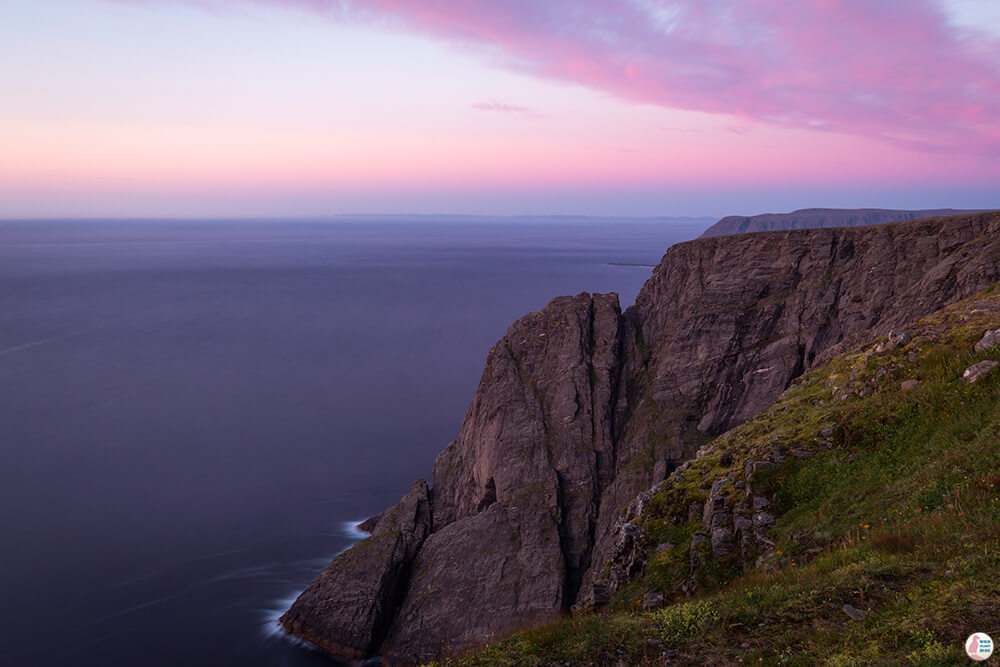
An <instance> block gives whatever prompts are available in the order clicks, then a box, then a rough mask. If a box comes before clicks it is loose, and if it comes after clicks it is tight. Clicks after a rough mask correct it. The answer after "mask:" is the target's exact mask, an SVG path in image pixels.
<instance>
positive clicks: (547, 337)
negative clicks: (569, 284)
mask: <svg viewBox="0 0 1000 667" xmlns="http://www.w3.org/2000/svg"><path fill="white" fill-rule="evenodd" d="M998 281H1000V215H997V214H984V215H973V216H961V217H956V218H949V219H939V220H928V221H917V222H908V223H898V224H892V225H885V226H879V227H866V228H852V229H821V230H804V231H792V232H775V233H766V234H751V235H743V236H731V237H724V238H708V239H700V240H698V241H693V242H689V243H683V244H679V245H676V246H674V247H672V248H671V249H670V250H669V251H668V252H667V254H666V255H665V256H664V258H663V261H662V262H661V263H660V264H659V265H658V266H657V268H656V269H655V271H654V272H653V275H652V277H651V278H650V280H649V281H648V282H647V283H646V285H645V287H644V288H643V290H642V292H641V293H640V294H639V297H638V298H637V302H636V304H635V306H633V307H632V308H630V309H629V310H628V311H626V312H625V313H622V312H621V311H620V309H619V305H618V299H617V296H615V295H613V294H611V295H599V294H598V295H589V294H580V295H577V296H575V297H560V298H557V299H554V300H553V301H552V302H551V303H549V305H548V306H546V307H545V308H544V309H543V310H541V311H539V312H537V313H531V314H529V315H526V316H525V317H523V318H521V319H520V320H518V321H517V322H516V323H514V324H513V325H512V326H511V328H510V329H509V330H508V331H507V334H506V335H505V336H504V337H503V338H502V339H501V340H500V341H499V342H498V343H497V345H496V346H495V347H494V348H493V349H492V350H491V351H490V353H489V356H488V359H487V362H486V368H485V370H484V372H483V376H482V379H481V381H480V384H479V388H478V389H477V391H476V394H475V397H474V399H473V402H472V405H471V406H470V408H469V411H468V413H467V414H466V417H465V421H464V422H463V425H462V429H461V431H460V433H459V436H458V438H457V439H456V440H455V441H454V442H452V443H451V444H450V445H448V447H447V448H445V450H444V451H443V452H442V453H441V455H440V456H439V457H438V459H437V461H436V462H435V466H434V479H433V492H432V493H431V494H430V495H429V496H428V494H427V491H426V486H420V485H419V484H418V485H415V487H414V490H411V492H410V494H408V495H407V498H404V500H403V501H402V502H401V503H400V505H398V506H397V507H396V508H395V509H394V510H390V511H388V512H386V513H383V514H382V515H380V516H379V517H376V518H375V519H373V520H372V522H369V526H371V525H374V534H373V538H371V539H370V540H366V541H364V542H361V543H360V544H359V545H357V546H356V547H355V548H354V549H352V550H350V551H348V552H346V553H345V554H343V555H341V556H340V557H338V558H337V559H336V560H335V561H334V562H333V563H331V565H330V566H329V567H327V569H326V570H325V571H324V572H323V573H322V574H321V575H320V576H319V577H318V578H317V580H316V582H314V584H313V585H312V586H310V588H309V589H308V590H307V591H306V592H305V593H303V595H302V596H301V597H300V598H299V600H298V601H296V603H295V605H294V606H293V607H292V609H290V610H289V612H288V613H287V614H286V615H285V616H284V617H283V618H282V623H283V624H284V626H285V628H286V629H287V630H288V631H289V632H291V633H292V634H294V635H297V636H299V637H302V638H304V639H307V640H309V641H311V642H313V643H314V644H317V645H318V646H320V647H322V648H325V649H327V650H329V651H331V652H333V653H338V654H341V655H347V656H350V657H355V656H359V655H372V654H383V655H385V656H387V657H388V658H389V659H390V661H391V662H394V663H397V664H408V663H414V662H419V661H423V660H427V659H430V658H433V657H435V656H437V655H439V654H441V653H444V652H447V651H453V650H462V649H464V648H468V647H471V646H474V645H476V644H478V643H481V642H485V641H489V640H492V639H495V638H499V637H501V636H503V635H504V634H507V633H509V632H511V631H512V630H514V629H517V628H520V627H523V626H524V625H526V624H531V623H535V622H538V621H542V620H545V619H548V618H553V617H555V616H557V615H558V614H560V613H562V612H565V611H567V610H568V609H570V608H571V607H573V606H574V605H576V606H578V607H580V606H583V607H586V606H588V605H589V604H594V603H598V604H599V603H601V602H603V601H606V598H607V596H608V591H609V590H613V588H614V587H615V586H614V583H612V584H611V586H610V589H609V583H608V582H607V581H605V580H602V578H601V576H600V574H601V571H602V567H603V565H604V563H605V562H606V561H608V560H609V559H610V558H612V557H613V556H615V555H616V554H618V555H621V554H627V553H629V551H628V548H627V547H628V545H627V544H625V543H626V542H627V541H628V537H627V533H628V525H629V519H628V516H629V512H631V513H633V514H635V513H637V512H640V513H641V511H642V508H641V502H638V500H641V495H640V492H642V491H644V490H647V489H650V488H651V487H653V486H654V485H656V484H658V483H659V482H661V481H662V480H664V479H665V478H666V477H667V475H668V474H669V473H670V472H671V471H672V470H674V469H675V468H676V467H677V466H681V465H683V463H684V462H685V461H687V460H689V459H691V458H692V457H693V456H694V455H695V453H696V452H697V451H698V449H699V448H700V447H701V446H702V445H703V444H704V443H705V442H706V441H707V440H708V439H709V438H711V437H712V436H715V435H718V434H720V433H722V432H724V431H726V430H728V429H730V428H732V427H733V426H735V425H738V424H740V423H742V422H744V421H746V420H749V419H751V418H753V417H754V416H756V415H757V414H759V413H760V412H762V411H763V410H765V409H766V408H767V407H769V406H770V405H771V404H772V403H773V402H774V401H775V400H776V399H777V398H778V397H779V396H780V395H781V394H782V392H784V391H785V390H786V389H787V388H788V386H789V384H790V383H791V382H792V380H793V379H794V378H795V377H797V376H798V375H799V374H801V373H802V372H803V371H805V370H807V369H809V368H811V367H812V366H814V365H816V364H818V363H820V362H822V361H823V360H825V359H828V358H830V357H831V356H833V355H835V354H837V353H839V352H840V351H842V350H844V349H846V348H847V347H850V346H854V345H857V344H859V343H862V342H865V341H866V340H870V339H874V338H875V337H878V336H884V335H887V334H888V333H889V332H890V331H892V330H894V329H900V328H902V327H905V325H906V324H907V323H909V322H911V321H913V320H916V319H917V318H919V317H921V316H924V315H927V314H929V313H931V312H934V311H936V310H938V309H940V308H941V307H943V306H945V305H947V304H949V303H952V302H954V301H957V300H960V299H963V298H966V297H969V296H971V295H973V294H975V293H977V292H978V291H980V290H982V289H984V288H985V287H987V286H989V285H991V284H993V283H996V282H998ZM904 333H905V332H904ZM893 335H894V336H895V338H896V339H900V340H902V338H900V335H898V334H893ZM897 344H903V345H905V343H897ZM790 455H794V453H790ZM765 463H766V462H760V465H762V466H763V465H765ZM717 491H718V493H716V494H714V497H713V498H711V499H710V501H709V502H708V503H706V504H705V505H704V506H700V507H692V508H690V510H689V509H687V508H685V512H686V513H687V512H689V513H690V515H691V516H694V517H700V518H701V519H702V521H703V528H704V534H703V535H702V536H701V543H700V544H699V545H698V546H697V549H693V550H692V553H691V558H692V559H696V558H703V557H704V555H705V554H715V555H716V556H718V555H727V554H738V553H740V552H742V551H744V550H745V549H746V546H747V544H748V541H749V540H753V539H760V535H762V534H763V532H762V531H764V530H765V529H766V524H767V520H768V517H769V515H768V512H767V509H766V508H765V505H766V502H767V501H766V499H760V500H759V501H758V500H754V501H753V502H754V506H753V510H754V511H753V513H752V514H751V512H750V511H749V509H747V511H743V510H741V509H739V508H736V507H733V506H731V505H730V504H728V501H726V500H725V494H724V493H723V492H724V491H725V490H724V489H722V488H721V487H720V488H719V489H718V490H717ZM749 492H750V490H749V489H747V490H746V493H747V494H749ZM637 497H638V500H637ZM408 499H409V500H408ZM757 505H760V507H757ZM406 508H411V509H412V508H416V510H415V511H411V509H406ZM421 508H426V509H427V511H426V518H423V517H425V513H424V511H423V510H422V509H421ZM411 515H412V516H414V517H421V518H419V519H417V518H415V519H413V520H410V519H408V517H410V516H411ZM642 565H643V562H642V561H641V560H636V559H633V560H631V561H628V560H627V559H626V562H625V569H624V570H622V571H623V572H626V574H624V575H622V576H628V575H627V570H629V569H636V570H641V567H642Z"/></svg>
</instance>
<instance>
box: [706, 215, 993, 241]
mask: <svg viewBox="0 0 1000 667" xmlns="http://www.w3.org/2000/svg"><path fill="white" fill-rule="evenodd" d="M983 212H984V211H956V210H954V209H950V208H943V209H935V210H924V211H893V210H888V209H880V208H854V209H841V208H805V209H801V210H798V211H793V212H791V213H764V214H762V215H753V216H742V215H730V216H727V217H725V218H722V219H721V220H719V221H718V222H716V223H715V224H714V225H712V226H711V227H709V228H708V229H707V230H705V232H704V233H703V234H702V235H701V236H702V238H706V237H709V236H726V235H728V234H744V233H747V232H771V231H779V230H786V229H816V228H826V227H863V226H866V225H881V224H884V223H886V222H899V221H902V220H920V219H922V218H933V217H939V216H951V215H959V214H966V215H968V214H973V213H983Z"/></svg>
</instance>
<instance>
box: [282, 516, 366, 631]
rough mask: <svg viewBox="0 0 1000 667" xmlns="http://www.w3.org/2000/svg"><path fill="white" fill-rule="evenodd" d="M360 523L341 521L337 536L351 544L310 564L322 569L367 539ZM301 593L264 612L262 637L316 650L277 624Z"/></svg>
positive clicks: (285, 598)
mask: <svg viewBox="0 0 1000 667" xmlns="http://www.w3.org/2000/svg"><path fill="white" fill-rule="evenodd" d="M362 521H364V519H362V520H361V521H342V522H341V523H340V524H339V528H340V530H339V532H338V535H339V536H340V537H346V538H347V539H349V540H351V544H349V545H347V546H346V547H344V548H343V549H341V550H340V551H338V552H337V553H336V554H334V555H333V557H332V558H322V559H316V560H315V561H310V562H311V563H315V564H316V565H318V566H320V567H322V566H323V565H325V564H326V563H329V562H330V561H331V560H332V559H333V558H336V557H337V556H339V555H340V554H342V553H344V552H345V551H347V550H348V549H350V548H351V545H352V544H354V543H355V542H358V541H360V540H363V539H365V538H366V537H368V533H366V532H365V531H363V530H361V529H360V528H358V524H360V523H361V522H362ZM301 593H302V591H298V592H295V593H291V594H289V595H286V596H285V597H282V598H279V599H277V600H275V601H274V602H273V606H272V607H270V608H268V609H266V610H265V611H264V636H265V637H268V638H270V639H283V640H286V641H289V642H291V643H292V644H295V645H296V646H299V647H301V648H305V649H309V650H316V647H315V646H313V645H312V644H310V643H309V642H307V641H304V640H302V639H299V638H298V637H293V636H291V635H289V634H288V633H286V632H285V631H284V630H283V629H282V627H281V624H280V623H278V619H279V618H281V615H282V614H284V613H285V612H286V611H288V608H289V607H291V606H292V604H294V603H295V600H296V599H297V598H298V597H299V595H300V594H301Z"/></svg>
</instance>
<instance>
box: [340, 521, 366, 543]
mask: <svg viewBox="0 0 1000 667" xmlns="http://www.w3.org/2000/svg"><path fill="white" fill-rule="evenodd" d="M364 521H366V519H361V521H344V522H342V523H341V524H340V534H341V535H342V536H343V537H346V538H347V539H349V540H354V541H355V542H357V541H358V540H363V539H365V538H366V537H368V533H366V532H365V531H363V530H361V529H360V528H358V526H359V525H361V523H363V522H364Z"/></svg>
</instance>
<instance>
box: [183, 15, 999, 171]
mask: <svg viewBox="0 0 1000 667" xmlns="http://www.w3.org/2000/svg"><path fill="white" fill-rule="evenodd" d="M198 2H199V4H205V3H206V2H208V3H209V4H211V5H213V6H215V7H220V6H227V5H229V6H234V5H240V4H244V3H248V2H263V3H267V4H272V5H281V6H288V7H297V8H300V9H304V10H308V11H313V12H316V13H319V14H321V15H323V16H325V17H329V18H332V19H335V20H338V21H352V22H355V21H356V22H363V23H366V24H374V25H378V26H382V27H388V28H391V29H396V30H403V31H407V32H415V33H419V34H423V35H427V36H430V37H433V38H435V39H438V40H443V41H445V42H447V43H450V44H452V45H454V46H456V47H458V48H461V49H463V50H471V51H474V52H476V53H478V54H479V55H480V56H481V57H482V58H484V59H487V60H488V61H489V62H491V63H494V64H500V65H502V66H504V67H508V68H510V69H513V70H516V71H519V72H522V73H526V74H529V75H531V76H535V77H541V78H545V79H551V80H555V81H560V82H569V83H575V84H580V85H583V86H587V87H589V88H592V89H596V90H599V91H602V92H605V93H608V94H611V95H614V96H617V97H619V98H621V99H624V100H628V101H632V102H636V103H643V104H653V105H660V106H664V107H671V108H677V109H685V110H695V111H702V112H708V113H719V114H732V115H735V116H737V117H739V118H740V119H741V122H745V123H750V122H757V123H764V124H768V125H772V126H777V127H788V128H802V129H809V130H818V131H833V132H841V133H847V134H852V135H858V136H865V137H871V138H877V139H880V140H882V141H886V142H890V143H892V144H894V145H897V146H903V147H905V148H908V149H914V150H919V151H926V152H931V153H934V152H949V153H956V152H957V153H965V154H980V155H982V154H991V153H994V154H995V153H996V151H998V150H1000V129H998V128H1000V124H998V123H997V121H996V119H997V118H1000V40H998V39H997V38H996V37H995V36H991V35H989V34H987V33H986V32H977V31H973V30H970V29H968V28H960V27H956V26H955V25H953V24H952V23H951V22H950V21H949V17H948V15H947V13H946V12H945V10H944V8H943V5H941V4H940V2H936V1H934V0H800V1H798V2H794V3H775V2H773V1H772V0H565V1H559V0H546V1H545V2H539V1H538V0H505V1H504V2H497V1H496V0H463V1H462V2H451V1H450V0H214V1H213V0H198Z"/></svg>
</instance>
